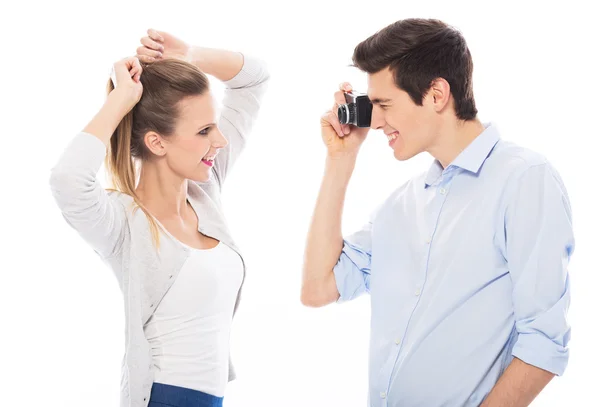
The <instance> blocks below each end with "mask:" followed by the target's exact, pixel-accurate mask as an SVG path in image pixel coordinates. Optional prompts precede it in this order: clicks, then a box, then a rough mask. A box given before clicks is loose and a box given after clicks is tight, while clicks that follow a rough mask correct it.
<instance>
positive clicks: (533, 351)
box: [512, 334, 569, 376]
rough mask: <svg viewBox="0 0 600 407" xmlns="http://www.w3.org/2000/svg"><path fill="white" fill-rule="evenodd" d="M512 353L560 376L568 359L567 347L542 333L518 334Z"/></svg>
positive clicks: (524, 360)
mask: <svg viewBox="0 0 600 407" xmlns="http://www.w3.org/2000/svg"><path fill="white" fill-rule="evenodd" d="M512 354H513V356H514V357H517V358H519V359H521V360H522V361H523V362H525V363H528V364H530V365H533V366H536V367H539V368H540V369H544V370H546V371H548V372H551V373H554V374H555V375H557V376H562V374H563V373H564V372H565V369H566V367H567V362H568V361H569V349H568V348H566V347H563V346H561V345H558V344H556V343H555V342H553V341H552V340H551V339H549V338H547V337H545V336H544V335H542V334H519V338H518V339H517V342H516V343H515V346H514V348H513V351H512Z"/></svg>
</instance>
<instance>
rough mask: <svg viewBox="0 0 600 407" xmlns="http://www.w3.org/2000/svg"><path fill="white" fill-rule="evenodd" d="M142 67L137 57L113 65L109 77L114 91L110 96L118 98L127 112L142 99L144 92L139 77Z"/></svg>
mask: <svg viewBox="0 0 600 407" xmlns="http://www.w3.org/2000/svg"><path fill="white" fill-rule="evenodd" d="M141 75H142V66H141V64H140V61H139V60H138V59H137V57H128V58H125V59H122V60H120V61H118V62H116V63H115V64H114V65H113V74H112V75H111V77H112V81H113V86H114V89H113V91H112V92H111V94H113V93H114V94H115V95H117V96H118V100H120V101H122V102H123V103H124V106H123V108H124V109H126V112H129V111H130V110H131V109H132V108H133V107H134V106H135V104H136V103H137V102H139V101H140V99H141V97H142V92H143V90H144V88H143V86H142V82H141V81H140V77H141Z"/></svg>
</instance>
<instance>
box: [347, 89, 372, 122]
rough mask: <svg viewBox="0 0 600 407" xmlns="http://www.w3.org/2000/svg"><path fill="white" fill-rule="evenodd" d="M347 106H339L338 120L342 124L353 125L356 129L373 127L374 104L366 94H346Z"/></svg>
mask: <svg viewBox="0 0 600 407" xmlns="http://www.w3.org/2000/svg"><path fill="white" fill-rule="evenodd" d="M344 96H345V98H346V104H344V105H339V107H338V119H339V121H340V123H341V124H352V125H354V126H356V127H371V113H372V112H373V104H372V103H371V101H370V100H369V98H368V97H367V95H365V94H360V93H354V92H348V93H344Z"/></svg>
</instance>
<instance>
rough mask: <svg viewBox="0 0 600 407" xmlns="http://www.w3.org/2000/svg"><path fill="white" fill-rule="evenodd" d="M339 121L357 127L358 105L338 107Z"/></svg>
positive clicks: (351, 104)
mask: <svg viewBox="0 0 600 407" xmlns="http://www.w3.org/2000/svg"><path fill="white" fill-rule="evenodd" d="M338 119H339V121H340V123H341V124H353V125H356V104H355V103H348V104H346V105H340V107H338Z"/></svg>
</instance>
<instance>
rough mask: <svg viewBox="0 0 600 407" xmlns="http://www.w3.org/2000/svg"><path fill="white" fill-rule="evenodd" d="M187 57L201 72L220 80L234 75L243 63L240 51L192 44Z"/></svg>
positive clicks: (226, 79)
mask: <svg viewBox="0 0 600 407" xmlns="http://www.w3.org/2000/svg"><path fill="white" fill-rule="evenodd" d="M188 58H189V60H190V61H191V62H192V63H193V64H194V65H196V66H197V67H198V68H200V70H201V71H202V72H204V73H206V74H208V75H211V76H214V77H215V78H217V79H219V80H221V81H228V80H229V79H231V78H233V77H234V76H236V75H237V74H238V72H240V70H241V69H242V66H243V65H244V56H243V55H242V54H241V53H239V52H234V51H227V50H223V49H215V48H205V47H194V46H192V47H190V51H189V56H188Z"/></svg>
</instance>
